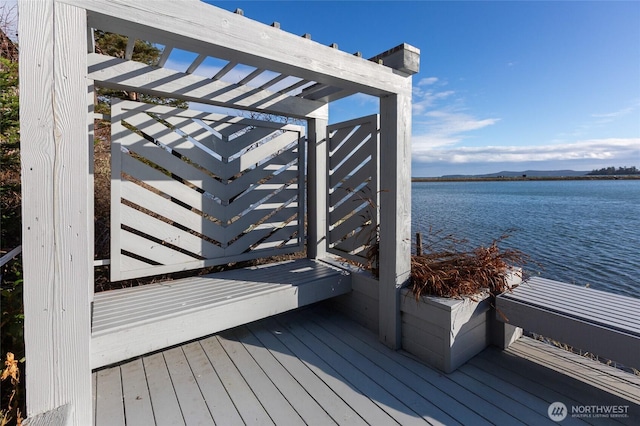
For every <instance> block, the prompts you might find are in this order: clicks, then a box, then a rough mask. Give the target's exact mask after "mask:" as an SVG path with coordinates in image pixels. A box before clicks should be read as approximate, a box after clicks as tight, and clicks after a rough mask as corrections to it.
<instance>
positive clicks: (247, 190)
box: [111, 101, 304, 280]
mask: <svg viewBox="0 0 640 426" xmlns="http://www.w3.org/2000/svg"><path fill="white" fill-rule="evenodd" d="M112 117H113V123H112V141H113V142H112V212H111V222H112V244H111V246H112V256H111V257H112V262H111V275H112V280H120V279H126V278H132V277H137V276H144V275H153V274H156V273H157V274H160V273H167V272H172V271H180V270H185V269H192V268H199V267H204V266H211V265H214V264H220V263H227V262H230V261H239V260H247V259H249V258H251V257H252V256H253V257H259V256H269V255H275V254H278V253H290V252H291V251H292V250H295V249H301V248H302V244H303V241H304V232H303V231H304V230H303V225H304V220H302V215H303V211H304V208H303V207H304V185H300V184H299V182H303V180H304V179H303V177H302V176H304V167H303V165H304V162H303V161H302V159H303V158H304V139H303V137H304V129H303V128H302V127H300V126H293V125H290V124H283V123H272V122H262V121H259V120H253V119H245V118H241V117H240V118H238V117H229V116H225V115H220V114H214V113H206V112H200V111H194V110H182V109H179V108H172V107H167V106H162V105H147V104H140V103H136V102H130V101H114V103H113V106H112ZM145 259H146V260H145Z"/></svg>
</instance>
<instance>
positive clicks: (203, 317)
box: [91, 259, 351, 368]
mask: <svg viewBox="0 0 640 426" xmlns="http://www.w3.org/2000/svg"><path fill="white" fill-rule="evenodd" d="M350 290H351V279H350V276H349V275H348V274H347V273H346V272H344V271H342V270H340V269H338V268H335V267H333V266H329V265H328V264H325V263H323V262H320V261H312V260H308V259H300V260H296V261H289V262H282V263H278V264H270V265H262V266H256V267H251V268H244V269H238V270H231V271H226V272H220V273H216V274H212V275H206V276H201V277H190V278H185V279H181V280H175V281H165V282H161V283H157V284H148V285H145V286H140V287H133V288H128V289H122V290H112V291H106V292H101V293H97V294H96V297H95V298H94V309H93V322H92V344H91V349H92V368H98V367H101V366H104V365H108V364H111V363H114V362H119V361H122V360H124V359H128V358H131V357H134V356H137V355H141V354H144V353H148V352H152V351H154V350H157V349H161V348H166V347H169V346H171V345H175V344H177V343H182V342H186V341H189V340H192V339H194V338H198V337H202V336H205V335H208V334H211V333H215V332H217V331H221V330H224V329H227V328H230V327H234V326H237V325H242V324H246V323H248V322H251V321H254V320H256V319H260V318H264V317H266V316H270V315H274V314H276V313H279V312H284V311H287V310H290V309H295V308H297V307H300V306H304V305H307V304H310V303H314V302H317V301H320V300H324V299H326V298H328V297H333V296H336V295H339V294H344V293H346V292H348V291H350Z"/></svg>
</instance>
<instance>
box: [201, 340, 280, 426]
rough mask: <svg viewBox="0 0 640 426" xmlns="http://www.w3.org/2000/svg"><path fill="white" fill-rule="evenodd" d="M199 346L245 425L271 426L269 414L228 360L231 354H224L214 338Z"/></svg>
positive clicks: (202, 342) (218, 342)
mask: <svg viewBox="0 0 640 426" xmlns="http://www.w3.org/2000/svg"><path fill="white" fill-rule="evenodd" d="M201 345H202V347H203V348H204V351H205V352H206V354H207V357H208V358H209V361H210V362H211V364H212V365H213V367H214V368H215V370H216V373H217V374H218V376H219V377H220V380H221V381H222V383H224V384H225V388H226V391H227V393H228V394H229V397H230V398H231V400H232V401H233V403H234V405H235V407H236V410H238V413H239V414H240V416H241V417H242V420H243V421H244V422H245V424H257V425H269V424H273V421H272V420H271V418H270V417H269V414H267V412H266V411H265V409H264V407H263V406H262V404H261V403H260V401H259V400H258V399H257V398H256V395H255V394H254V393H253V392H252V391H251V388H250V387H249V386H248V384H247V382H246V380H245V379H244V378H243V376H242V373H241V372H240V371H238V369H237V368H236V366H235V364H234V363H233V360H232V358H230V357H232V356H233V354H228V353H226V352H225V350H224V348H223V347H222V345H221V344H220V341H219V340H218V338H217V337H216V336H212V337H209V338H207V339H204V340H202V341H201Z"/></svg>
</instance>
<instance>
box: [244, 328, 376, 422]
mask: <svg viewBox="0 0 640 426" xmlns="http://www.w3.org/2000/svg"><path fill="white" fill-rule="evenodd" d="M247 328H248V329H249V330H250V331H251V332H252V334H253V335H254V336H255V337H256V338H257V339H258V340H259V341H260V343H261V344H262V345H263V346H264V347H265V348H268V349H269V351H270V352H271V353H272V355H273V356H274V358H276V360H277V361H278V362H279V363H280V364H281V365H282V366H283V367H284V369H285V370H287V372H288V373H289V374H291V376H292V377H293V378H295V380H296V381H297V382H298V383H300V384H304V388H305V390H306V391H307V393H308V394H309V395H310V396H311V397H312V398H313V399H314V400H315V401H317V403H318V405H319V406H320V407H322V408H323V409H324V410H326V412H327V414H328V415H329V416H330V417H331V418H332V420H333V421H335V422H336V423H337V424H340V425H355V426H363V425H366V424H367V423H366V422H365V421H364V420H363V419H362V418H361V417H360V415H359V414H358V413H357V412H356V411H355V410H354V409H353V408H351V406H350V405H348V404H347V403H346V402H345V401H344V400H343V399H342V398H340V397H339V396H338V395H337V394H336V393H335V392H334V391H333V389H332V388H331V387H330V386H329V385H328V384H327V383H326V382H325V381H323V380H322V379H321V378H320V377H318V376H317V375H316V374H315V373H314V372H313V370H312V369H310V368H309V366H308V365H307V364H305V363H304V362H303V361H302V360H301V359H300V358H299V357H297V356H296V355H295V354H294V353H293V352H292V351H291V350H290V349H289V348H288V347H287V346H286V345H285V344H284V343H283V342H282V341H281V340H280V339H279V338H278V337H276V336H277V335H279V334H281V333H282V332H281V331H280V327H279V326H275V327H274V326H271V327H269V326H268V325H267V321H261V322H260V323H253V324H248V325H247Z"/></svg>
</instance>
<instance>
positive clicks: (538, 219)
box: [412, 180, 640, 298]
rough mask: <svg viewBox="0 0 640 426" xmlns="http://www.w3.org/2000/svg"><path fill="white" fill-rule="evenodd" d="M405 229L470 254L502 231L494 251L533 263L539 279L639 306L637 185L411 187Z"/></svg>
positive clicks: (433, 184) (639, 189)
mask: <svg viewBox="0 0 640 426" xmlns="http://www.w3.org/2000/svg"><path fill="white" fill-rule="evenodd" d="M412 229H413V234H414V235H415V233H416V232H418V231H420V232H422V233H423V235H424V236H425V238H427V235H428V234H429V232H430V230H431V233H432V234H433V231H438V230H439V231H441V233H442V234H454V235H455V236H456V237H458V238H465V239H467V240H468V241H469V244H471V245H473V246H476V245H479V244H484V245H487V244H489V243H490V242H491V241H492V239H493V238H497V237H499V236H500V235H502V234H503V233H505V232H507V231H508V232H509V234H510V235H511V236H510V238H508V239H507V240H506V241H505V242H504V243H503V244H502V246H503V247H513V248H518V249H520V250H522V251H523V252H525V253H527V254H528V255H529V256H531V258H532V259H534V260H535V261H537V262H539V263H540V264H541V265H542V266H543V268H544V269H543V270H541V271H539V273H540V275H541V276H543V277H545V278H550V279H555V280H558V281H564V282H569V283H575V284H577V285H587V284H588V285H590V286H591V287H593V288H598V289H600V290H605V291H610V292H615V293H619V294H624V295H628V296H634V297H637V298H640V181H638V180H633V181H629V180H616V181H515V182H416V183H413V184H412ZM510 230H511V231H510ZM532 269H535V270H532V271H531V272H532V273H538V272H537V271H536V270H537V269H538V268H536V267H535V266H534V267H532Z"/></svg>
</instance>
